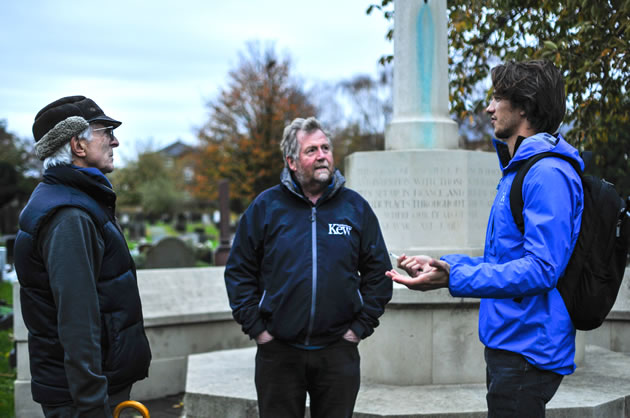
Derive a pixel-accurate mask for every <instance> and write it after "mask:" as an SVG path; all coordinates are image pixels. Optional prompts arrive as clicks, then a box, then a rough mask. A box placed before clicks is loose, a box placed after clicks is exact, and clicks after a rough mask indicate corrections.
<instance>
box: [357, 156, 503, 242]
mask: <svg viewBox="0 0 630 418" xmlns="http://www.w3.org/2000/svg"><path fill="white" fill-rule="evenodd" d="M437 160H438V161H433V162H432V163H430V164H431V165H428V164H425V165H424V166H418V167H404V166H401V167H392V166H387V167H385V166H383V167H380V168H377V167H369V168H368V167H365V166H362V167H356V170H354V171H353V173H352V188H353V189H354V190H356V191H357V192H359V193H360V194H361V195H362V196H363V197H364V198H365V199H366V200H367V201H368V202H369V203H370V205H371V206H372V209H374V212H375V213H376V215H377V217H378V219H379V222H380V224H381V227H382V229H383V233H384V235H385V239H386V241H390V239H389V238H391V237H392V236H397V237H398V238H401V234H402V235H407V234H409V233H413V234H417V236H415V238H414V237H411V238H410V239H409V244H411V243H412V242H413V243H415V245H418V244H422V243H423V242H427V243H432V244H433V245H436V244H437V245H441V244H447V243H449V242H450V241H452V239H453V238H455V237H459V239H461V238H464V239H465V237H466V236H468V235H469V233H470V234H475V235H479V234H480V235H482V236H481V237H480V238H483V233H484V231H485V225H486V221H487V216H488V212H489V208H490V206H491V204H492V200H493V198H494V194H495V188H494V186H495V185H496V182H497V180H498V172H497V170H496V169H491V168H479V167H478V168H472V167H466V168H462V167H458V166H454V165H453V164H452V162H451V161H449V162H445V164H440V161H439V160H440V159H437ZM489 184H492V185H493V186H490V187H489ZM480 217H482V219H479V218H480ZM403 241H407V240H405V239H403Z"/></svg>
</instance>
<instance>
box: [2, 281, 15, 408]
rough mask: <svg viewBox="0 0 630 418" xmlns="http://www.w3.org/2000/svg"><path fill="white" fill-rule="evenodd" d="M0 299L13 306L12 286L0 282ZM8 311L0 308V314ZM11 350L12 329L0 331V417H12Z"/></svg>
mask: <svg viewBox="0 0 630 418" xmlns="http://www.w3.org/2000/svg"><path fill="white" fill-rule="evenodd" d="M0 299H2V300H4V301H6V302H7V303H8V304H9V305H12V304H13V292H12V285H11V283H8V282H2V281H0ZM7 311H9V309H8V308H6V307H4V306H2V307H0V314H3V313H6V312H7ZM12 348H13V329H9V330H6V331H0V417H13V415H14V409H13V382H14V381H15V369H12V368H10V367H9V353H10V352H11V349H12Z"/></svg>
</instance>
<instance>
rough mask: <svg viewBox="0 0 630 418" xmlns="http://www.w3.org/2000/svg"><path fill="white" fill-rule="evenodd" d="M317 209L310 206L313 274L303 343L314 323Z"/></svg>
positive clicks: (309, 335)
mask: <svg viewBox="0 0 630 418" xmlns="http://www.w3.org/2000/svg"><path fill="white" fill-rule="evenodd" d="M316 218H317V209H316V208H315V206H313V207H312V208H311V247H312V257H313V260H312V263H313V273H312V274H313V276H312V278H311V280H312V286H313V288H312V292H311V317H310V319H309V321H308V331H307V333H306V340H305V341H304V345H309V344H310V339H311V333H312V332H313V326H314V325H315V300H316V299H317V228H316V227H317V222H315V220H316Z"/></svg>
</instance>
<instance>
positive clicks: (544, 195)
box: [445, 158, 584, 298]
mask: <svg viewBox="0 0 630 418" xmlns="http://www.w3.org/2000/svg"><path fill="white" fill-rule="evenodd" d="M523 201H524V208H523V218H524V220H525V234H524V236H523V246H522V250H521V249H519V248H493V249H492V250H493V251H495V252H496V257H497V258H498V259H499V260H500V261H501V260H505V262H497V263H479V264H476V265H470V264H465V263H457V261H455V263H454V264H452V265H451V270H450V283H449V290H450V292H451V294H452V295H453V296H463V297H466V296H467V297H480V298H486V297H487V298H513V297H520V296H533V295H537V294H541V293H545V292H548V291H549V290H551V289H553V288H554V287H555V286H556V283H557V281H558V279H559V278H560V277H561V275H562V273H563V272H564V269H565V268H566V265H567V263H568V262H569V258H570V257H571V253H572V250H573V247H574V246H575V242H576V240H577V236H578V233H579V226H580V223H581V219H582V210H583V207H584V205H583V190H582V182H581V180H580V178H579V176H578V174H577V173H576V172H575V171H574V170H573V168H572V167H571V166H570V165H569V163H567V162H566V161H562V160H559V159H555V158H548V159H544V160H541V161H540V162H539V163H537V164H536V165H534V166H533V167H532V168H531V169H530V170H529V172H528V173H527V176H526V177H525V181H524V183H523ZM508 207H509V203H508ZM504 210H505V211H506V212H505V213H507V215H506V216H510V217H511V216H512V214H511V212H509V209H507V208H505V209H504ZM503 227H504V228H505V227H507V226H506V225H503ZM494 229H496V226H495V228H490V229H489V231H490V232H489V233H491V234H496V233H497V232H496V231H494ZM512 229H513V230H514V233H515V234H519V233H518V229H517V228H516V226H515V225H513V228H512ZM503 233H504V234H505V233H506V232H505V231H503ZM489 239H490V240H491V241H493V240H494V237H493V236H491V237H490V238H489ZM514 251H521V253H522V255H521V256H520V257H514ZM445 260H446V261H447V262H448V261H449V258H448V257H447V258H445Z"/></svg>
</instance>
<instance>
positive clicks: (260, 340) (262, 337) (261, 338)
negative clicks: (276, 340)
mask: <svg viewBox="0 0 630 418" xmlns="http://www.w3.org/2000/svg"><path fill="white" fill-rule="evenodd" d="M271 340H273V335H271V334H269V332H268V331H267V330H264V331H263V332H261V333H260V334H258V336H257V337H256V344H258V345H260V344H267V343H268V342H269V341H271Z"/></svg>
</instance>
